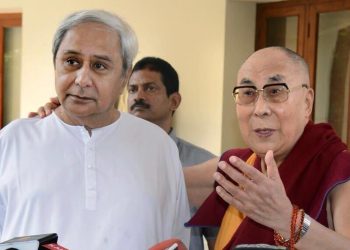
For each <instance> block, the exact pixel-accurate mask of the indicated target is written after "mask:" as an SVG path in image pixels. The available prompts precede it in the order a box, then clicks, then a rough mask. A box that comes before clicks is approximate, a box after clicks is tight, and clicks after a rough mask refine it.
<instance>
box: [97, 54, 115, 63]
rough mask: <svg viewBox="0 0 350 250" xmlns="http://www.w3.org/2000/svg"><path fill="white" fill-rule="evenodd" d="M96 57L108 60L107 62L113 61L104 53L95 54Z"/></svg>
mask: <svg viewBox="0 0 350 250" xmlns="http://www.w3.org/2000/svg"><path fill="white" fill-rule="evenodd" d="M94 57H95V58H97V59H100V60H103V61H107V62H113V61H112V59H111V58H110V57H109V56H104V55H94Z"/></svg>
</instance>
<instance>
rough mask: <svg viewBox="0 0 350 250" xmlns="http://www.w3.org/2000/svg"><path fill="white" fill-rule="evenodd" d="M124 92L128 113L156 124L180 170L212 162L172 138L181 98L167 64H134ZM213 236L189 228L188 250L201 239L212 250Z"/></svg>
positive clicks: (150, 61)
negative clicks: (171, 144) (167, 139)
mask: <svg viewBox="0 0 350 250" xmlns="http://www.w3.org/2000/svg"><path fill="white" fill-rule="evenodd" d="M127 90H128V100H127V102H128V112H129V113H131V114H133V115H135V116H137V117H140V118H143V119H145V120H147V121H150V122H152V123H154V124H157V125H158V126H159V127H161V128H162V129H163V130H164V131H165V132H167V133H168V134H169V136H170V137H171V138H172V139H173V140H174V141H175V143H176V145H177V148H178V149H179V155H180V160H181V164H182V167H183V168H186V167H188V166H191V165H195V164H199V163H202V162H205V161H207V160H210V159H213V158H215V155H213V154H212V153H210V152H209V151H207V150H205V149H203V148H200V147H198V146H196V145H193V144H192V143H190V142H187V141H185V140H183V139H181V138H178V137H177V136H176V134H175V130H174V129H173V127H172V123H173V117H174V113H175V111H176V109H177V108H178V107H179V105H180V103H181V95H180V93H179V77H178V74H177V72H176V70H175V69H174V68H173V67H172V66H171V65H170V64H169V63H168V62H166V61H165V60H163V59H161V58H156V57H145V58H143V59H141V60H140V61H138V62H136V64H135V65H134V68H133V70H132V73H131V77H130V79H129V82H128V84H127ZM192 178H195V177H192ZM185 179H186V183H189V182H191V181H192V180H189V179H187V178H186V177H185ZM188 191H189V190H188ZM189 197H191V195H190V194H189ZM190 204H191V213H194V212H195V211H196V210H197V209H196V206H195V205H194V204H193V202H191V199H190ZM216 234H217V230H216V229H213V228H209V229H208V228H199V227H198V228H193V229H192V231H191V240H190V250H202V249H204V245H203V239H202V237H203V236H204V237H205V238H206V240H207V242H208V247H209V249H213V248H212V247H214V244H215V238H216Z"/></svg>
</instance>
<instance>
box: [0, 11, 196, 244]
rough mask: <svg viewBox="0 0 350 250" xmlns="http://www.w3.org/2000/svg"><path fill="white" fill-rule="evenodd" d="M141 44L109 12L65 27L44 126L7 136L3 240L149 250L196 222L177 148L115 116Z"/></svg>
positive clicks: (80, 17) (39, 122) (33, 122)
mask: <svg viewBox="0 0 350 250" xmlns="http://www.w3.org/2000/svg"><path fill="white" fill-rule="evenodd" d="M136 50H137V43H136V38H135V37H134V34H133V32H132V31H131V29H130V28H129V26H128V25H127V24H126V23H124V22H123V21H122V20H120V19H119V18H118V17H117V16H114V15H112V14H110V13H107V12H104V11H81V12H76V13H74V14H72V15H70V16H69V17H67V18H66V19H65V20H64V21H63V23H62V24H61V26H60V27H59V29H58V31H57V32H56V35H55V40H54V46H53V53H54V65H55V82H56V91H57V94H58V97H59V100H60V103H61V104H62V105H61V106H60V107H59V108H57V109H56V110H55V113H54V114H52V115H50V116H48V117H47V118H45V119H21V120H17V121H14V122H12V123H11V124H9V125H8V126H7V127H5V128H4V129H3V130H2V131H1V132H0V235H1V240H7V239H9V238H12V237H16V236H23V235H32V234H42V233H53V232H55V233H57V234H58V236H59V243H60V244H61V245H63V246H65V247H67V248H69V249H70V250H74V249H77V250H81V249H84V250H89V249H91V250H96V249H131V250H132V249H147V248H148V247H150V246H152V245H153V244H155V243H157V242H159V241H162V240H165V239H167V238H171V237H177V238H180V239H181V240H183V241H184V242H185V243H186V244H188V241H189V231H188V230H186V229H185V228H184V226H183V223H184V222H185V221H186V219H188V217H189V207H188V200H187V195H186V190H185V184H184V179H183V175H182V170H181V163H180V160H179V157H178V151H177V148H176V145H175V144H174V143H173V142H172V141H171V139H170V138H169V136H168V135H167V134H166V133H165V132H163V131H162V130H161V129H159V128H158V127H157V126H156V125H153V124H151V123H149V122H146V121H144V120H141V119H139V118H136V117H133V116H131V115H129V114H126V113H121V112H119V111H118V110H116V109H115V108H114V103H115V102H116V99H117V98H118V96H119V95H120V93H121V92H122V89H123V87H124V85H125V83H126V81H127V79H128V72H129V69H130V68H131V63H132V60H133V58H134V56H135V54H136Z"/></svg>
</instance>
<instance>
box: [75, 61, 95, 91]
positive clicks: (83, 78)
mask: <svg viewBox="0 0 350 250" xmlns="http://www.w3.org/2000/svg"><path fill="white" fill-rule="evenodd" d="M91 74H92V72H91V69H90V67H89V66H88V65H84V66H83V67H81V68H80V69H79V70H78V71H77V72H76V78H75V84H77V85H79V86H80V87H82V88H86V87H91V86H92V83H93V81H92V76H91Z"/></svg>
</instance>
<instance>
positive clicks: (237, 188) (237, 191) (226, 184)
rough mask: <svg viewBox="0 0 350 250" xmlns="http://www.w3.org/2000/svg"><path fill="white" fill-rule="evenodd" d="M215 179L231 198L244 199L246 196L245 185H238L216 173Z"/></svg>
mask: <svg viewBox="0 0 350 250" xmlns="http://www.w3.org/2000/svg"><path fill="white" fill-rule="evenodd" d="M214 179H215V180H216V182H217V183H218V184H219V185H220V186H221V187H222V188H223V189H225V190H226V192H227V193H229V194H230V195H231V196H234V197H236V198H240V199H241V198H242V196H245V194H244V191H245V187H243V185H237V184H236V183H233V182H232V181H231V180H228V179H226V178H225V176H223V175H222V174H221V173H219V172H216V173H214Z"/></svg>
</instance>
